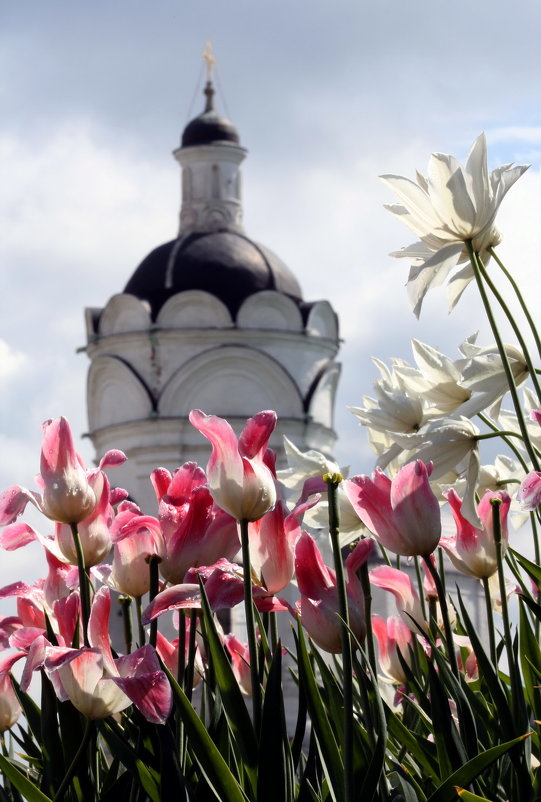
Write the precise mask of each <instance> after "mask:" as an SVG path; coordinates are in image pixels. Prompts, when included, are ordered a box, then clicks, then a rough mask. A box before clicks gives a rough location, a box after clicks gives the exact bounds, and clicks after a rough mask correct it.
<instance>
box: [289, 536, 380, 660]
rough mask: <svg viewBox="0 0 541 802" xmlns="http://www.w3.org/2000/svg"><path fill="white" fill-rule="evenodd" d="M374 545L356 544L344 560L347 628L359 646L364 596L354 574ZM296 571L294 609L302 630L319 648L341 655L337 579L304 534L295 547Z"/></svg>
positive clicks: (369, 542) (362, 633)
mask: <svg viewBox="0 0 541 802" xmlns="http://www.w3.org/2000/svg"><path fill="white" fill-rule="evenodd" d="M373 545H374V543H373V541H372V540H371V539H370V538H365V539H364V540H361V541H359V543H358V544H357V546H356V547H355V549H354V550H353V551H352V552H351V554H350V555H349V556H348V558H347V560H346V571H347V577H348V581H347V586H346V592H347V598H348V604H349V625H350V628H351V631H352V632H353V634H354V635H355V636H356V638H357V639H358V640H359V641H361V642H362V641H363V640H364V637H365V635H366V623H365V620H364V594H363V591H362V586H361V582H360V580H359V579H358V577H357V570H358V569H359V568H360V566H361V565H363V564H364V563H365V562H366V560H367V559H368V557H369V556H370V553H371V551H372V548H373ZM295 571H296V575H297V584H298V586H299V591H300V594H301V599H300V602H297V607H298V609H299V613H300V618H301V623H302V625H303V627H304V628H305V629H306V630H307V632H308V633H309V635H310V637H311V638H312V640H313V641H314V642H315V643H316V644H317V645H318V646H319V647H320V648H322V649H324V650H325V651H326V652H331V653H333V654H338V653H339V652H341V651H342V634H341V622H340V618H339V610H340V606H339V601H338V589H337V586H336V575H335V572H334V571H333V570H332V569H331V568H328V567H327V566H326V565H325V563H324V562H323V558H322V556H321V553H320V551H319V549H318V547H317V546H316V543H315V541H314V539H313V538H312V537H311V536H310V535H309V534H307V533H306V532H303V533H302V534H301V536H300V537H299V539H298V540H297V543H296V546H295Z"/></svg>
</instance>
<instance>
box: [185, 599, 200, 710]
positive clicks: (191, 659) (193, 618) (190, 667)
mask: <svg viewBox="0 0 541 802" xmlns="http://www.w3.org/2000/svg"><path fill="white" fill-rule="evenodd" d="M196 633H197V610H195V609H194V610H192V611H191V612H190V639H189V641H188V664H187V668H186V680H185V688H186V696H187V697H188V699H189V700H190V701H191V699H192V690H193V682H194V675H195V668H194V667H195V636H196Z"/></svg>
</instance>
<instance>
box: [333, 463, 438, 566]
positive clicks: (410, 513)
mask: <svg viewBox="0 0 541 802" xmlns="http://www.w3.org/2000/svg"><path fill="white" fill-rule="evenodd" d="M431 470H432V466H431V464H430V463H429V464H428V465H425V464H424V463H423V462H421V460H416V461H415V462H410V463H408V464H407V465H405V466H404V467H403V468H401V469H400V471H398V473H397V474H396V476H395V477H394V479H393V480H391V479H389V478H388V477H387V476H386V475H385V474H384V473H383V471H382V470H381V469H377V470H376V472H375V473H374V474H373V478H370V477H368V476H354V477H353V478H352V479H348V480H346V482H345V483H344V485H345V491H346V494H347V496H348V498H349V500H350V501H351V503H352V505H353V507H354V509H355V511H356V512H357V514H358V516H359V518H360V519H361V521H362V522H363V523H364V524H366V526H367V527H368V528H369V529H370V530H371V531H372V532H373V533H374V534H375V535H376V537H377V539H378V540H379V541H380V542H381V543H382V545H383V546H385V548H387V549H390V550H391V551H393V552H394V553H395V554H401V555H404V556H407V557H409V556H414V555H417V556H426V555H428V554H431V553H432V552H433V551H434V549H435V548H436V546H437V545H438V542H439V539H440V536H441V519H440V506H439V503H438V500H437V498H436V496H435V495H434V493H433V491H432V489H431V488H430V484H429V481H428V477H429V476H430V473H431Z"/></svg>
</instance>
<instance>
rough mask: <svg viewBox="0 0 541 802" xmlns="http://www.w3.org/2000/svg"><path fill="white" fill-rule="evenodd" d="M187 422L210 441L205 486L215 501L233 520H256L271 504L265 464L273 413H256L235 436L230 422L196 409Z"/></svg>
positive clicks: (273, 494)
mask: <svg viewBox="0 0 541 802" xmlns="http://www.w3.org/2000/svg"><path fill="white" fill-rule="evenodd" d="M190 423H192V424H193V426H195V428H196V429H199V431H200V432H201V434H203V435H204V436H205V437H206V438H207V439H208V440H210V442H211V444H212V453H211V456H210V459H209V462H208V465H207V471H206V473H207V479H208V487H209V490H210V492H211V494H212V497H213V499H214V501H215V502H216V504H217V505H218V506H219V507H221V508H222V509H223V510H225V511H226V512H228V513H229V514H230V515H232V516H233V517H234V518H235V519H236V520H237V521H257V520H258V518H261V517H262V516H263V515H265V513H266V512H268V511H269V510H270V509H272V508H273V507H274V504H275V502H276V486H275V480H274V477H273V475H272V472H271V470H270V469H269V468H268V466H267V465H266V464H265V452H266V451H267V446H268V442H269V438H270V436H271V434H272V432H273V431H274V427H275V426H276V412H272V411H270V410H267V411H264V412H259V413H258V414H257V415H254V417H253V418H250V419H249V421H248V422H247V423H246V426H245V427H244V429H243V430H242V432H241V434H240V437H239V438H238V439H237V436H236V434H235V432H234V431H233V429H232V428H231V426H230V424H229V423H228V422H227V421H226V420H224V419H223V418H219V417H217V416H216V415H205V413H204V412H201V410H200V409H193V410H192V411H191V412H190Z"/></svg>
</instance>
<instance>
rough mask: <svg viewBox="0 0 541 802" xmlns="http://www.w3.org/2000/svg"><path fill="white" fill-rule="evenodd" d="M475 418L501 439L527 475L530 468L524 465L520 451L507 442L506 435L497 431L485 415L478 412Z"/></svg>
mask: <svg viewBox="0 0 541 802" xmlns="http://www.w3.org/2000/svg"><path fill="white" fill-rule="evenodd" d="M477 417H478V418H479V420H482V421H483V423H484V424H485V426H488V427H489V428H490V429H492V431H493V432H497V434H498V435H499V436H500V437H501V438H502V440H503V442H504V443H505V444H506V446H508V447H509V449H510V450H511V451H512V452H513V454H514V455H515V457H516V458H517V459H518V461H519V462H520V464H521V465H522V467H523V468H524V471H525V472H526V473H528V471H529V470H530V468H529V466H528V464H527V463H526V460H525V459H524V457H523V456H522V454H521V453H520V451H519V450H518V448H517V447H516V446H515V444H514V443H512V442H511V441H510V440H509V438H508V437H507V435H506V434H505V432H503V431H501V430H500V429H498V427H497V426H496V424H495V423H492V421H491V420H490V418H487V416H486V415H484V414H483V413H482V412H478V413H477ZM515 434H516V432H515Z"/></svg>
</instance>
